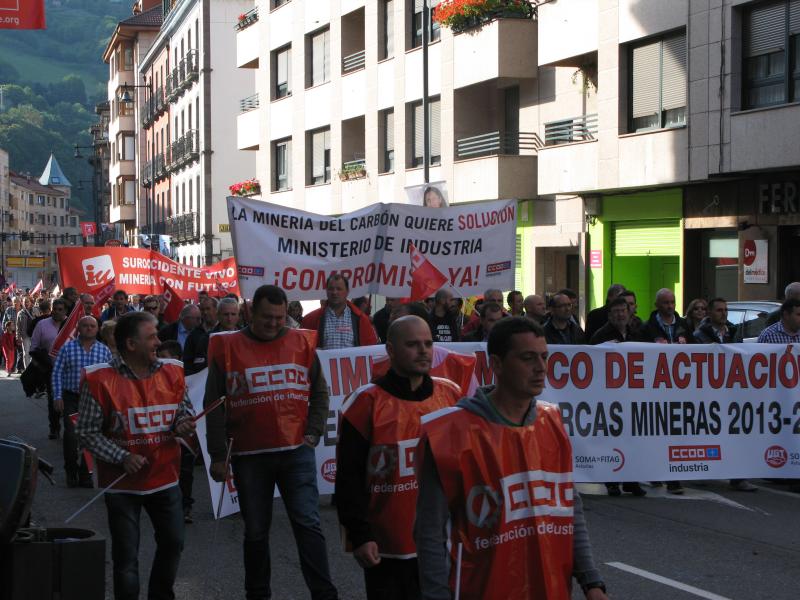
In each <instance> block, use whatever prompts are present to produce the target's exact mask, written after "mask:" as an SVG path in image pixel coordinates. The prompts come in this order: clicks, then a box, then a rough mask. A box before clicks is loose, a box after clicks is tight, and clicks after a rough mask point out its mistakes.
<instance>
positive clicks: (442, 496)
mask: <svg viewBox="0 0 800 600" xmlns="http://www.w3.org/2000/svg"><path fill="white" fill-rule="evenodd" d="M487 353H488V354H489V357H490V361H491V366H492V370H493V371H494V375H495V380H496V382H497V385H496V386H486V387H483V388H479V389H478V391H477V392H476V394H475V396H474V397H473V398H464V399H463V400H461V401H460V402H459V403H458V405H457V406H456V407H453V408H449V409H443V410H440V411H438V412H436V413H432V414H430V415H427V416H426V417H423V425H422V435H421V438H422V439H421V441H420V447H419V448H418V450H417V454H418V456H419V461H420V462H421V465H420V466H419V499H418V502H417V520H416V523H415V525H414V539H415V541H416V543H417V554H418V556H419V565H420V584H421V588H422V597H423V598H424V599H425V600H439V599H442V600H445V599H446V600H450V599H451V598H452V595H453V593H454V591H455V590H456V589H458V590H459V591H460V599H461V600H509V599H513V600H534V599H536V600H538V599H540V598H547V600H569V598H571V589H570V588H571V578H572V577H575V578H576V579H577V581H578V583H579V584H580V585H581V587H582V589H583V591H584V593H585V594H586V598H587V599H588V600H607V596H606V594H605V586H604V585H603V582H602V580H601V578H600V573H599V572H598V571H597V569H596V568H595V566H594V560H593V558H592V551H591V545H590V543H589V536H588V533H587V531H586V522H585V520H584V517H583V509H582V506H581V501H580V497H579V496H578V494H577V493H576V492H575V489H574V486H573V483H572V447H571V445H570V441H569V438H568V437H567V434H566V431H565V430H564V426H563V424H562V423H561V416H560V414H559V410H558V407H557V406H554V405H551V404H548V403H545V402H537V401H536V396H537V395H539V394H540V393H541V391H542V389H543V388H544V382H545V375H546V373H547V343H546V342H545V337H544V331H543V330H542V328H541V326H540V325H538V324H537V323H534V322H533V321H532V320H530V319H526V318H523V317H510V318H507V319H503V320H501V321H500V322H498V323H497V324H496V325H495V326H494V327H493V328H492V332H491V333H490V334H489V340H488V343H487ZM418 464H419V463H418ZM448 525H449V526H448ZM448 548H449V551H448Z"/></svg>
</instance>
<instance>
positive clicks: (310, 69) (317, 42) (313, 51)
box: [306, 28, 331, 87]
mask: <svg viewBox="0 0 800 600" xmlns="http://www.w3.org/2000/svg"><path fill="white" fill-rule="evenodd" d="M306 56H307V57H309V58H308V61H307V64H306V71H307V74H306V87H314V86H315V85H320V84H322V83H325V82H327V81H329V80H330V78H331V32H330V30H329V29H327V28H325V29H324V30H322V31H319V32H317V33H312V34H310V35H308V36H306Z"/></svg>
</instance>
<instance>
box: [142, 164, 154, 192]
mask: <svg viewBox="0 0 800 600" xmlns="http://www.w3.org/2000/svg"><path fill="white" fill-rule="evenodd" d="M139 181H141V183H142V187H150V186H151V185H152V184H153V162H152V161H150V160H148V161H147V162H146V163H144V164H143V165H142V169H141V171H140V175H139Z"/></svg>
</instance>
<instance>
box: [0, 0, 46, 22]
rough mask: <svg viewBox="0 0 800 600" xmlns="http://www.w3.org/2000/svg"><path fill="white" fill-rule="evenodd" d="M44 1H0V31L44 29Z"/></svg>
mask: <svg viewBox="0 0 800 600" xmlns="http://www.w3.org/2000/svg"><path fill="white" fill-rule="evenodd" d="M45 28H46V25H45V19H44V0H0V29H45Z"/></svg>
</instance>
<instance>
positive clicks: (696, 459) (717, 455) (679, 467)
mask: <svg viewBox="0 0 800 600" xmlns="http://www.w3.org/2000/svg"><path fill="white" fill-rule="evenodd" d="M668 456H669V462H670V465H669V472H670V473H694V472H698V471H703V472H705V471H708V465H707V464H706V463H707V462H715V461H721V460H722V448H721V447H720V446H718V445H705V446H703V445H692V446H670V447H669V450H668ZM671 463H678V464H671Z"/></svg>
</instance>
